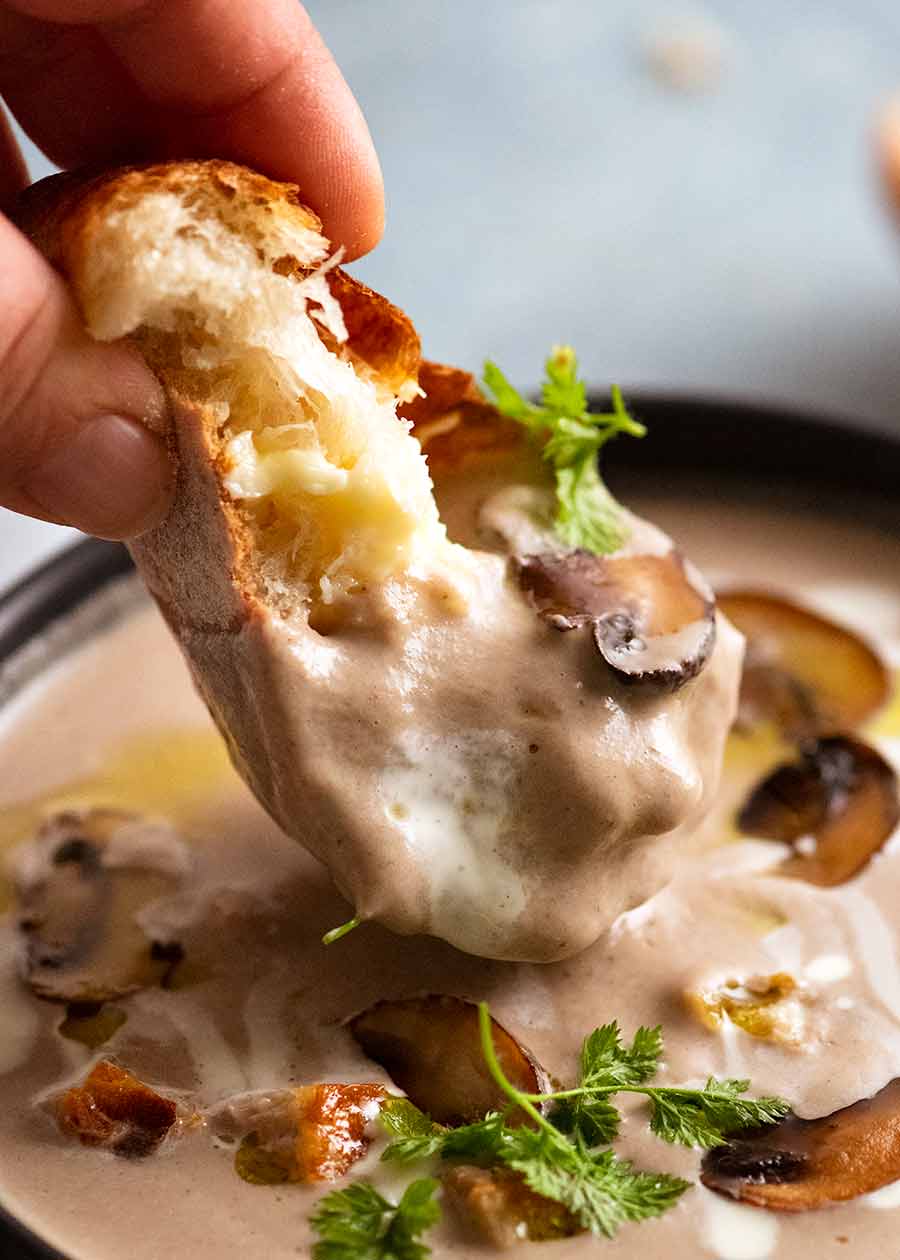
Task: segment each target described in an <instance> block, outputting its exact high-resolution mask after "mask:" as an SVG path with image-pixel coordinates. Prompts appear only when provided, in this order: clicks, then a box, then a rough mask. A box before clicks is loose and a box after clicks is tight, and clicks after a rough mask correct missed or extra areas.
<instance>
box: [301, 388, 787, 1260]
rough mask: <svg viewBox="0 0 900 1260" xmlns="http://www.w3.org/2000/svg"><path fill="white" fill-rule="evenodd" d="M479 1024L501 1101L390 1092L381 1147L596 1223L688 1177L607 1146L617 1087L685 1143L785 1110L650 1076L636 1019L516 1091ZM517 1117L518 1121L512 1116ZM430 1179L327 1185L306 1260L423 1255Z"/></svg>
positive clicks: (656, 1202)
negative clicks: (456, 1111) (471, 1116)
mask: <svg viewBox="0 0 900 1260" xmlns="http://www.w3.org/2000/svg"><path fill="white" fill-rule="evenodd" d="M560 374H561V379H560V382H559V388H560V389H563V390H564V389H566V388H569V387H570V385H571V382H569V383H568V384H567V382H566V380H565V379H563V377H564V375H565V373H564V371H563V369H562V368H561V369H560ZM478 1027H479V1034H480V1038H481V1049H482V1054H483V1056H484V1062H485V1066H486V1067H487V1070H488V1072H489V1073H490V1075H491V1077H492V1078H493V1080H494V1081H495V1083H496V1084H497V1086H498V1087H499V1089H500V1091H501V1092H502V1094H504V1095H505V1096H506V1098H507V1099H508V1100H509V1102H508V1105H507V1106H506V1107H505V1108H504V1110H503V1111H501V1112H493V1113H491V1114H489V1115H487V1116H485V1117H484V1118H483V1119H481V1120H477V1121H475V1122H474V1123H472V1124H467V1125H462V1126H460V1127H459V1128H456V1129H448V1128H444V1127H443V1126H442V1125H439V1124H435V1123H434V1122H433V1121H432V1120H430V1119H429V1117H428V1116H427V1115H425V1114H424V1113H423V1112H422V1111H420V1110H419V1109H418V1108H417V1107H415V1106H414V1105H413V1104H412V1103H411V1102H410V1101H409V1100H408V1099H405V1098H390V1099H388V1101H387V1102H386V1103H385V1105H384V1107H383V1109H382V1113H381V1114H382V1122H383V1125H384V1127H385V1129H386V1130H387V1131H388V1133H389V1134H391V1135H392V1136H393V1138H394V1140H393V1141H392V1142H391V1143H390V1145H389V1146H388V1147H387V1149H386V1150H385V1152H384V1154H383V1155H382V1158H383V1159H387V1160H394V1161H396V1162H404V1161H409V1160H413V1159H422V1158H425V1157H426V1156H432V1157H433V1156H438V1155H439V1156H440V1157H441V1158H443V1159H454V1160H465V1161H466V1162H467V1163H478V1164H481V1165H484V1166H487V1167H497V1166H503V1167H506V1168H508V1169H511V1170H512V1171H513V1172H516V1173H518V1174H519V1175H520V1176H521V1177H522V1179H523V1180H524V1182H525V1184H526V1185H527V1186H529V1187H530V1189H532V1190H534V1191H535V1193H537V1194H540V1195H543V1196H544V1197H545V1198H547V1199H551V1200H553V1201H554V1202H555V1203H559V1204H561V1205H562V1206H563V1207H565V1208H566V1209H567V1210H568V1211H569V1212H571V1213H572V1215H573V1216H574V1217H575V1218H576V1219H577V1220H578V1221H579V1222H580V1223H581V1224H582V1225H583V1226H584V1228H585V1229H589V1230H592V1231H593V1233H595V1234H598V1235H600V1234H602V1235H605V1236H607V1237H612V1236H613V1235H614V1234H615V1233H616V1231H617V1230H618V1228H619V1226H620V1225H622V1224H623V1223H624V1222H626V1221H642V1220H646V1219H647V1218H648V1217H652V1216H659V1215H660V1214H661V1213H663V1212H665V1211H667V1209H668V1208H670V1207H672V1206H673V1205H674V1204H675V1203H676V1202H677V1201H678V1199H679V1198H680V1196H681V1195H682V1194H683V1193H684V1191H685V1190H686V1189H687V1188H688V1186H689V1184H690V1183H689V1182H687V1181H683V1180H682V1179H681V1178H680V1177H672V1176H669V1175H668V1174H666V1173H651V1172H640V1171H638V1170H636V1169H635V1168H634V1167H633V1165H632V1164H630V1163H629V1162H628V1161H626V1160H620V1159H618V1158H616V1156H615V1155H614V1153H613V1152H612V1151H611V1150H610V1149H608V1146H607V1144H608V1143H610V1142H611V1141H612V1140H613V1139H614V1138H615V1137H616V1135H617V1133H618V1126H619V1113H618V1111H617V1110H616V1108H615V1107H614V1106H613V1104H612V1103H611V1102H610V1098H611V1097H613V1096H614V1095H615V1094H618V1093H631V1094H641V1095H643V1096H645V1097H646V1098H647V1099H648V1100H649V1102H650V1109H651V1110H650V1127H651V1129H652V1130H653V1132H654V1133H656V1134H657V1135H658V1136H659V1137H661V1138H663V1139H664V1140H665V1141H667V1142H679V1143H681V1144H683V1145H685V1146H703V1147H708V1146H716V1145H719V1144H720V1143H722V1142H724V1141H725V1140H726V1138H727V1137H728V1136H730V1135H731V1134H732V1133H734V1132H739V1131H740V1130H741V1129H745V1128H748V1127H752V1128H756V1127H758V1126H760V1125H764V1124H770V1123H773V1122H775V1121H778V1120H780V1119H782V1118H783V1117H784V1116H785V1115H786V1114H787V1112H788V1110H789V1108H788V1104H787V1103H786V1102H785V1101H784V1100H783V1099H781V1098H756V1099H753V1098H746V1097H745V1096H744V1095H745V1094H746V1091H747V1088H748V1086H749V1082H748V1081H741V1080H721V1081H720V1080H716V1079H715V1078H714V1077H710V1078H709V1080H708V1081H707V1082H706V1084H705V1086H704V1087H703V1088H702V1089H689V1088H685V1087H683V1086H670V1085H653V1084H652V1083H651V1081H652V1078H653V1076H654V1074H655V1073H656V1071H657V1069H658V1067H659V1062H660V1059H661V1057H662V1052H663V1041H662V1034H661V1031H660V1029H659V1028H639V1029H638V1030H637V1032H636V1033H635V1035H634V1037H633V1039H632V1041H631V1044H630V1045H629V1044H628V1043H626V1042H624V1041H623V1040H622V1034H621V1032H620V1030H619V1026H618V1024H617V1023H615V1022H612V1023H609V1024H604V1025H603V1026H602V1027H600V1028H595V1029H594V1031H593V1032H592V1033H591V1034H590V1035H589V1036H588V1037H586V1038H585V1040H584V1043H583V1045H582V1048H581V1081H580V1083H579V1084H578V1085H575V1086H573V1087H572V1088H571V1089H565V1090H560V1091H558V1092H556V1093H551V1094H529V1093H524V1092H523V1091H522V1090H520V1089H518V1088H517V1087H516V1086H515V1085H513V1083H512V1082H511V1081H510V1080H509V1079H508V1078H507V1076H506V1074H505V1073H504V1071H503V1068H502V1066H501V1064H500V1061H499V1059H498V1057H497V1052H496V1048H495V1046H494V1040H493V1025H492V1022H491V1017H490V1012H489V1010H488V1007H487V1004H486V1003H485V1002H481V1003H479V1007H478ZM548 1104H552V1106H553V1111H552V1112H551V1114H550V1116H549V1117H548V1116H547V1115H546V1114H545V1112H544V1110H542V1109H541V1108H543V1107H546V1106H547V1105H548ZM523 1119H525V1120H526V1123H524V1124H523V1123H518V1122H521V1121H522V1120H523ZM511 1121H515V1122H511ZM600 1148H606V1149H600ZM436 1186H437V1183H436V1182H434V1181H431V1180H428V1179H420V1180H419V1181H415V1182H413V1183H412V1184H411V1185H410V1186H409V1187H408V1189H407V1191H406V1193H405V1194H404V1195H403V1197H402V1198H401V1200H400V1202H399V1203H397V1204H394V1203H391V1202H390V1201H389V1200H388V1199H385V1198H384V1197H383V1196H382V1195H381V1194H379V1192H378V1191H377V1190H376V1189H375V1188H374V1187H373V1186H371V1185H368V1184H366V1183H360V1184H357V1185H355V1186H350V1187H348V1188H347V1189H346V1190H341V1191H336V1192H335V1193H333V1194H330V1195H328V1196H326V1198H324V1199H323V1200H322V1201H321V1203H320V1204H319V1208H318V1211H317V1213H316V1215H315V1217H314V1218H313V1222H312V1223H313V1226H314V1228H315V1229H316V1230H317V1231H318V1233H319V1235H320V1241H319V1242H318V1243H317V1244H316V1246H315V1248H314V1250H313V1257H314V1260H356V1258H359V1260H422V1257H424V1256H425V1255H427V1248H426V1247H425V1246H424V1244H422V1243H421V1242H419V1241H418V1238H419V1235H420V1234H421V1233H422V1232H423V1231H424V1230H425V1229H427V1228H428V1227H429V1226H430V1225H432V1224H434V1222H435V1221H436V1220H437V1219H438V1218H439V1209H438V1206H437V1204H436V1203H435V1202H434V1191H435V1188H436Z"/></svg>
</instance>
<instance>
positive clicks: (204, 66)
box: [0, 0, 383, 256]
mask: <svg viewBox="0 0 900 1260" xmlns="http://www.w3.org/2000/svg"><path fill="white" fill-rule="evenodd" d="M6 2H7V4H8V5H9V6H10V7H12V8H15V9H16V10H17V12H18V14H20V15H21V18H20V21H19V23H9V24H4V26H3V35H4V39H3V41H2V42H3V43H4V44H5V45H6V48H5V50H4V54H3V57H2V58H0V90H3V92H4V95H5V96H6V98H7V100H8V101H9V103H10V105H11V106H12V108H13V109H14V110H15V112H16V113H17V115H18V116H19V118H20V120H21V121H22V122H23V124H24V125H25V127H26V129H27V130H28V131H29V132H30V134H31V135H32V136H33V138H34V139H35V140H36V141H37V143H38V144H39V145H41V147H43V148H45V149H46V150H47V151H48V152H50V153H51V155H54V144H53V141H54V137H55V136H56V135H57V134H59V133H60V131H61V130H64V131H65V134H66V135H67V136H68V137H70V139H69V141H68V148H69V149H70V150H71V149H72V148H76V149H77V147H78V141H79V139H81V143H82V144H83V146H84V148H85V150H86V151H87V153H89V156H90V160H94V161H96V160H98V157H99V158H100V159H101V160H102V159H103V158H104V157H107V158H108V160H118V159H119V158H121V157H122V156H124V155H127V156H129V157H144V156H147V157H151V156H152V157H165V156H180V157H185V156H198V157H204V156H219V157H229V158H232V159H234V160H236V161H240V162H245V163H247V164H248V165H250V166H255V167H257V168H259V169H261V170H262V171H264V172H265V173H266V174H267V175H270V176H272V177H274V178H278V179H286V180H290V181H292V182H294V183H297V184H299V185H300V187H301V189H302V192H303V196H304V200H306V201H307V202H308V203H309V204H311V205H312V206H313V208H314V209H315V210H317V211H318V212H319V214H320V216H321V217H322V219H323V222H324V224H325V229H326V232H327V234H328V235H329V237H330V238H331V239H332V240H333V241H334V242H335V243H340V244H343V245H345V246H346V247H347V250H348V253H349V254H350V255H351V256H356V255H358V254H360V253H364V252H365V251H366V250H367V249H370V248H371V247H372V246H373V245H374V244H375V243H376V242H377V240H378V239H379V237H380V235H381V231H382V226H383V190H382V182H381V173H380V170H379V167H378V160H377V158H376V156H375V152H374V149H373V147H372V142H371V138H370V136H369V133H368V129H367V127H366V124H365V120H364V119H363V116H362V113H361V111H360V109H359V106H358V105H357V103H356V101H355V99H354V97H353V95H352V93H351V92H350V89H349V88H348V86H347V84H346V82H345V81H344V79H343V76H342V75H341V73H340V71H339V69H338V68H337V66H336V64H335V62H334V60H333V58H332V57H331V55H330V53H329V52H328V49H327V48H326V47H325V44H324V43H323V41H322V39H321V37H320V36H319V34H318V32H317V31H316V30H315V27H314V26H313V24H312V22H311V21H310V19H309V17H308V15H307V14H306V12H305V11H304V10H303V8H302V7H301V6H300V5H299V4H298V3H296V0H257V2H256V3H250V4H248V3H240V4H235V3H234V0H167V3H165V4H159V3H157V2H155V0H6ZM64 24H65V25H64ZM17 27H18V30H17V29H16V28H17ZM17 46H18V50H19V51H20V53H21V56H22V57H23V58H24V59H25V61H26V62H27V63H28V64H29V73H28V74H27V76H22V75H19V76H17V75H16V74H15V73H14V72H13V71H11V70H10V67H11V65H12V64H13V62H14V61H15V56H16V51H17ZM50 75H52V77H53V81H54V87H53V88H52V90H51V91H50V92H47V90H46V84H47V80H48V77H49V76H50ZM123 78H124V79H126V80H127V87H128V90H127V91H123V86H124V85H123ZM41 80H43V82H41ZM37 83H41V87H40V89H39V90H38V89H36V87H35V85H36V84H37ZM67 102H68V103H69V104H68V117H67V118H65V119H62V118H61V108H63V109H65V107H66V103H67ZM73 115H74V116H75V117H73ZM73 127H74V128H77V130H75V131H74V133H73ZM94 128H96V129H94ZM98 130H99V132H100V134H102V136H103V145H104V149H105V151H106V152H104V153H103V154H100V155H98V154H97V152H96V148H95V140H94V138H95V137H96V135H97V131H98ZM92 131H93V134H92ZM73 134H74V139H75V143H74V144H73V143H72V139H71V137H73ZM78 160H84V158H83V157H81V156H80V155H79V154H77V153H76V154H74V155H73V154H72V153H71V152H67V153H66V155H65V161H66V163H67V164H71V163H72V162H73V161H78Z"/></svg>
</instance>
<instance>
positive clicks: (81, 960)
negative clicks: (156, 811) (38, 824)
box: [17, 809, 188, 1003]
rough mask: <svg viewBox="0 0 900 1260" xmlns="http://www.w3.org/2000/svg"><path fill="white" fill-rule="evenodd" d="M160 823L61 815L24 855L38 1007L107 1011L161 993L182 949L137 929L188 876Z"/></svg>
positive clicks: (21, 878)
mask: <svg viewBox="0 0 900 1260" xmlns="http://www.w3.org/2000/svg"><path fill="white" fill-rule="evenodd" d="M187 866H188V855H187V850H186V848H185V846H184V844H183V842H182V841H181V840H180V839H179V838H178V837H177V836H176V835H175V833H174V832H173V831H172V829H171V828H170V827H168V826H167V825H166V824H164V823H156V822H152V821H150V820H145V819H141V818H140V817H139V816H138V815H136V814H128V813H124V812H122V811H118V810H104V809H95V810H88V811H86V812H83V813H76V812H68V813H63V814H58V815H56V816H55V817H54V818H51V819H50V820H49V821H48V822H46V823H45V824H44V826H43V827H42V828H41V830H40V831H39V832H38V835H37V836H36V838H35V839H34V841H33V842H32V843H31V844H30V845H28V846H27V847H26V849H25V850H24V853H23V856H22V860H21V863H20V867H19V871H18V876H17V892H18V901H19V930H20V933H21V939H22V942H23V946H24V951H23V952H24V974H25V979H26V981H27V983H28V984H29V985H30V987H31V988H32V989H33V990H34V992H35V993H36V994H38V995H39V996H40V997H45V998H50V999H51V1000H53V1001H58V1002H81V1003H84V1002H94V1003H97V1002H105V1001H107V1000H108V999H110V998H115V997H121V996H123V995H124V994H126V993H131V992H133V991H134V990H136V989H140V988H143V987H145V986H146V985H151V984H157V983H159V982H160V981H161V980H163V979H164V978H165V976H166V975H167V973H168V972H169V971H170V970H171V969H172V967H173V966H174V962H175V959H176V954H177V949H176V946H175V943H173V942H169V941H153V940H151V939H150V937H149V936H148V935H147V934H146V933H145V932H144V930H143V929H142V928H141V926H140V924H139V922H138V915H139V912H140V911H141V910H142V909H143V908H144V907H145V906H147V905H149V903H150V902H152V901H155V900H156V899H157V898H159V897H162V896H164V895H166V894H167V893H172V892H173V891H174V890H175V889H176V888H177V886H178V883H179V881H180V878H181V875H182V874H183V872H184V871H185V870H186V869H187Z"/></svg>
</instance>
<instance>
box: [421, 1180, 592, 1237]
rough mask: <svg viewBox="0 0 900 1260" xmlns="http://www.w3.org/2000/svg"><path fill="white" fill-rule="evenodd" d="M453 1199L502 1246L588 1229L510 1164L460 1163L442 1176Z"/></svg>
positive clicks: (475, 1229) (465, 1217) (476, 1229)
mask: <svg viewBox="0 0 900 1260" xmlns="http://www.w3.org/2000/svg"><path fill="white" fill-rule="evenodd" d="M441 1180H442V1182H443V1185H444V1191H445V1195H446V1199H447V1201H448V1202H449V1203H450V1205H451V1207H452V1208H453V1209H454V1211H455V1212H456V1214H457V1215H458V1216H459V1217H460V1218H461V1220H462V1222H463V1224H464V1225H466V1226H468V1228H469V1230H470V1231H471V1233H472V1234H473V1235H474V1236H475V1238H477V1239H478V1240H479V1241H481V1242H486V1243H488V1244H489V1245H490V1246H493V1247H496V1248H497V1250H499V1251H505V1250H506V1249H507V1248H509V1247H512V1246H514V1245H515V1244H516V1243H520V1242H547V1241H549V1240H550V1239H553V1238H569V1237H571V1236H572V1235H573V1234H579V1233H582V1232H583V1229H582V1227H581V1226H580V1225H579V1223H578V1221H577V1220H576V1219H575V1217H574V1216H573V1215H572V1213H571V1212H569V1211H568V1210H567V1209H566V1208H564V1207H563V1206H562V1204H560V1203H556V1202H554V1200H553V1199H545V1198H544V1197H543V1195H540V1194H535V1192H534V1191H533V1190H531V1189H529V1188H528V1186H526V1185H525V1182H524V1181H523V1180H522V1178H521V1177H520V1176H519V1174H518V1173H514V1172H510V1170H509V1169H506V1168H477V1167H474V1166H473V1165H471V1164H460V1165H459V1166H458V1167H456V1168H451V1169H450V1170H449V1171H448V1172H446V1173H444V1175H443V1177H442V1178H441Z"/></svg>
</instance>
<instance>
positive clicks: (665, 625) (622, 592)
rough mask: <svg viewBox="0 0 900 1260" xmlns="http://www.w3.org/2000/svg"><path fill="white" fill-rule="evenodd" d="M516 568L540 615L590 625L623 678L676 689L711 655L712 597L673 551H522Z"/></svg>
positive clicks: (555, 622)
mask: <svg viewBox="0 0 900 1260" xmlns="http://www.w3.org/2000/svg"><path fill="white" fill-rule="evenodd" d="M517 566H518V571H519V581H520V583H521V585H522V588H523V589H524V590H525V591H526V592H527V593H528V595H529V597H530V599H531V601H532V603H533V604H534V606H535V608H536V609H537V611H538V612H539V613H540V615H541V616H542V617H543V618H544V619H545V620H546V621H548V622H549V623H550V625H552V626H555V627H556V629H557V630H574V629H577V628H579V627H581V626H590V627H591V632H592V634H593V637H594V642H595V643H596V645H597V650H598V651H599V652H600V655H601V656H602V657H603V659H604V660H605V661H606V663H607V664H608V665H609V667H610V668H611V669H612V670H613V672H614V673H615V674H616V676H617V677H618V678H619V679H620V681H622V682H626V683H647V684H650V685H651V686H653V687H656V688H659V689H662V690H673V691H674V690H676V689H677V688H679V687H682V686H683V685H684V684H685V683H686V682H688V680H689V679H691V678H694V677H695V676H696V675H697V674H699V672H700V670H701V669H702V668H703V666H704V665H705V664H706V662H707V660H708V659H709V656H710V653H711V652H712V649H713V645H714V643H715V638H716V620H715V610H716V606H715V599H714V597H713V593H712V591H711V590H710V589H709V588H708V587H707V585H706V583H705V582H704V580H703V578H702V577H701V576H700V575H699V573H697V572H696V570H694V569H693V568H690V567H689V566H688V565H686V564H685V562H684V560H683V558H682V557H681V555H680V553H679V552H678V551H676V550H675V549H674V548H673V549H672V550H670V551H667V552H665V553H664V554H662V555H615V556H597V555H594V553H593V552H591V551H581V550H579V551H570V552H565V553H562V554H559V555H556V554H552V553H547V554H545V555H539V556H524V557H522V558H521V559H519V560H518V561H517Z"/></svg>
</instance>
